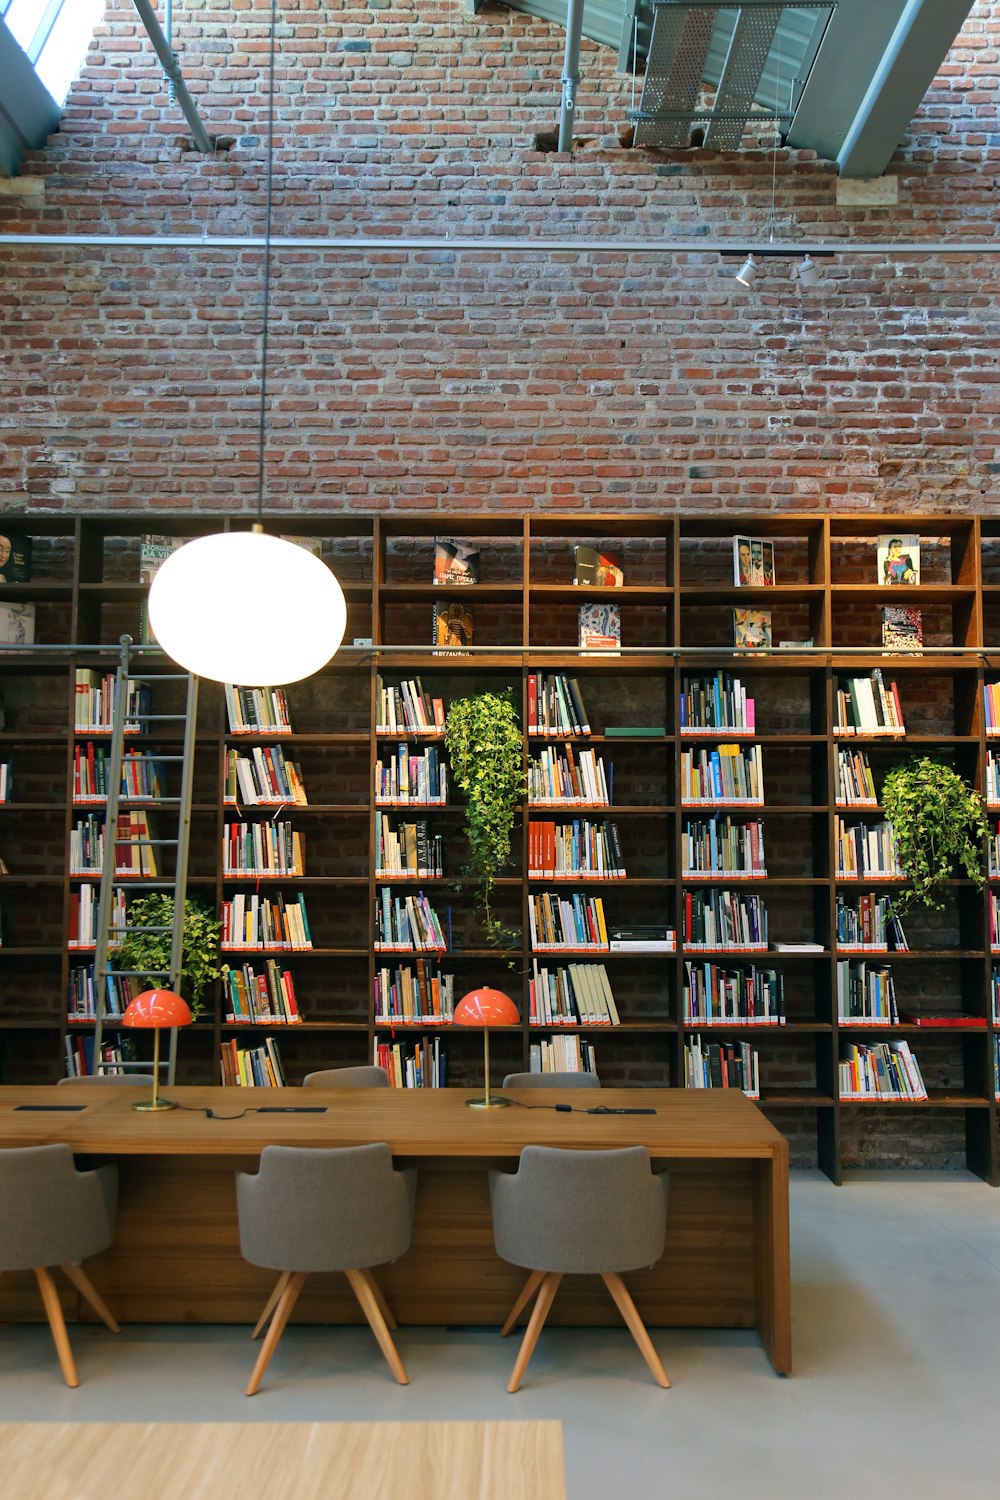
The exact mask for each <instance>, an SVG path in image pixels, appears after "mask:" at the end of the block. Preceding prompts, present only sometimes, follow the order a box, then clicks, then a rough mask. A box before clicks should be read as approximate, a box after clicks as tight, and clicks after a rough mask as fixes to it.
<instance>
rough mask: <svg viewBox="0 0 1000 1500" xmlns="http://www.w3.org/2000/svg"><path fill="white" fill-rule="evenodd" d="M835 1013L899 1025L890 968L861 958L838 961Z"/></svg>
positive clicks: (845, 1018)
mask: <svg viewBox="0 0 1000 1500" xmlns="http://www.w3.org/2000/svg"><path fill="white" fill-rule="evenodd" d="M837 1017H838V1019H839V1020H841V1021H864V1022H865V1024H866V1025H869V1026H898V1024H899V1012H898V1010H897V1009H896V990H895V986H894V985H893V982H892V971H891V970H890V969H889V968H887V967H886V966H884V965H878V964H871V963H867V962H865V960H863V959H841V960H840V961H838V963H837Z"/></svg>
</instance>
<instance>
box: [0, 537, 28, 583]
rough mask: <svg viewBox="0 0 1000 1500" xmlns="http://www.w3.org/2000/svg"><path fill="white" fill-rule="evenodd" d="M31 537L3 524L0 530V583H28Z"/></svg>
mask: <svg viewBox="0 0 1000 1500" xmlns="http://www.w3.org/2000/svg"><path fill="white" fill-rule="evenodd" d="M30 580H31V537H30V536H28V535H27V534H26V533H25V532H23V531H15V530H14V529H13V527H8V526H5V527H4V528H3V530H2V531H0V583H29V582H30Z"/></svg>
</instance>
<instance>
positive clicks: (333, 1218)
mask: <svg viewBox="0 0 1000 1500" xmlns="http://www.w3.org/2000/svg"><path fill="white" fill-rule="evenodd" d="M416 1186H417V1174H416V1171H415V1169H414V1168H412V1167H409V1168H407V1169H406V1170H404V1171H400V1172H397V1171H395V1170H394V1169H393V1165H392V1153H391V1151H390V1150H389V1147H388V1146H383V1145H371V1146H347V1147H343V1148H338V1149H330V1150H313V1149H311V1148H305V1147H297V1146H265V1147H264V1150H263V1151H262V1152H261V1157H260V1171H259V1172H257V1173H256V1174H255V1175H253V1174H250V1173H247V1172H237V1174H236V1198H237V1205H238V1208H239V1219H240V1248H241V1250H242V1251H243V1255H244V1257H245V1258H246V1259H247V1260H248V1261H250V1263H251V1264H252V1265H255V1266H266V1267H267V1268H268V1269H269V1270H272V1271H280V1272H281V1275H280V1276H279V1278H278V1282H277V1285H276V1286H275V1288H274V1291H273V1292H272V1293H271V1296H270V1298H269V1299H268V1302H267V1305H266V1307H265V1308H264V1311H263V1312H262V1313H261V1315H260V1318H259V1319H258V1322H257V1326H256V1328H255V1329H254V1338H256V1337H257V1335H258V1333H259V1332H260V1331H261V1329H262V1328H263V1327H264V1325H265V1323H266V1322H267V1320H268V1318H270V1319H271V1326H270V1328H268V1330H267V1336H266V1337H265V1339H264V1344H263V1347H262V1348H261V1351H260V1356H259V1358H258V1360H257V1363H256V1365H255V1366H254V1370H253V1374H252V1375H251V1377H250V1384H249V1385H248V1386H247V1392H246V1393H247V1395H248V1396H252V1395H253V1394H254V1393H255V1391H256V1390H257V1389H258V1387H259V1386H260V1383H261V1381H262V1380H263V1378H264V1372H265V1370H266V1369H267V1367H268V1364H269V1363H270V1360H271V1356H272V1354H273V1353H274V1351H275V1349H276V1348H277V1346H278V1340H279V1339H280V1338H281V1335H282V1333H283V1332H284V1328H285V1324H286V1323H287V1322H288V1319H289V1316H290V1314H291V1311H292V1309H293V1307H294V1306H295V1303H296V1301H297V1300H298V1296H299V1293H300V1292H301V1290H302V1287H303V1285H304V1283H305V1279H306V1277H307V1276H308V1275H309V1273H310V1272H312V1271H343V1272H344V1275H345V1276H346V1277H347V1280H348V1281H349V1282H350V1285H351V1290H352V1291H353V1292H354V1295H355V1296H356V1297H357V1299H358V1302H359V1303H360V1305H361V1311H362V1312H363V1313H364V1315H365V1317H366V1318H367V1320H368V1323H369V1325H370V1327H371V1330H372V1332H373V1333H374V1335H375V1337H376V1339H377V1340H378V1345H379V1348H380V1349H381V1350H382V1353H383V1354H384V1355H385V1357H386V1359H387V1361H388V1363H389V1368H390V1369H391V1370H392V1373H393V1374H394V1375H395V1377H396V1379H397V1380H398V1381H399V1383H400V1385H408V1384H409V1380H408V1377H407V1374H406V1371H405V1370H404V1368H403V1362H402V1360H401V1359H400V1357H399V1355H398V1353H397V1352H396V1346H395V1344H394V1343H393V1341H392V1334H391V1333H390V1329H394V1328H395V1327H396V1322H395V1319H394V1318H393V1316H392V1314H391V1313H390V1311H389V1309H388V1307H387V1306H386V1302H385V1299H384V1298H383V1296H382V1293H381V1292H380V1290H379V1288H378V1284H377V1282H376V1281H375V1278H374V1276H373V1275H372V1273H371V1267H372V1266H382V1265H385V1264H386V1262H387V1261H391V1260H398V1259H399V1257H400V1256H401V1255H403V1254H405V1252H406V1251H407V1250H408V1249H409V1248H410V1234H411V1230H412V1227H413V1201H414V1196H415V1193H416ZM272 1313H273V1317H272Z"/></svg>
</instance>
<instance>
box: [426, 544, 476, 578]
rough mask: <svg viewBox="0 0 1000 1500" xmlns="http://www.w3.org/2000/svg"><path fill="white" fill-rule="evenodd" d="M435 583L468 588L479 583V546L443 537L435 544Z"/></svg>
mask: <svg viewBox="0 0 1000 1500" xmlns="http://www.w3.org/2000/svg"><path fill="white" fill-rule="evenodd" d="M434 582H435V583H438V584H442V583H443V584H447V585H448V587H449V588H452V587H454V586H455V585H456V584H457V585H459V586H460V587H462V588H467V587H468V586H469V585H470V584H473V583H478V582H479V545H478V543H476V542H466V541H462V540H460V539H459V540H456V539H455V538H454V537H441V538H439V539H438V540H437V541H436V542H435V543H434Z"/></svg>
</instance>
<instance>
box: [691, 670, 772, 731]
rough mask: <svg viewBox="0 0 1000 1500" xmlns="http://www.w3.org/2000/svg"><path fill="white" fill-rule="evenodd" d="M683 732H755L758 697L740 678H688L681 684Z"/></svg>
mask: <svg viewBox="0 0 1000 1500" xmlns="http://www.w3.org/2000/svg"><path fill="white" fill-rule="evenodd" d="M680 708H681V714H680V717H681V734H686V735H704V734H754V733H755V732H756V714H755V706H754V700H753V699H752V698H748V697H747V691H746V688H745V686H744V685H743V683H742V682H741V680H740V679H739V678H738V677H733V676H732V675H731V674H730V673H728V672H716V674H715V676H714V677H685V678H684V679H683V682H682V684H681V704H680Z"/></svg>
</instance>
